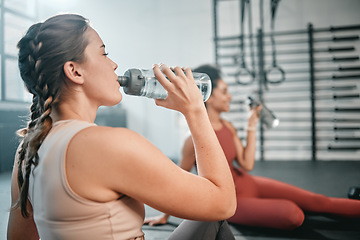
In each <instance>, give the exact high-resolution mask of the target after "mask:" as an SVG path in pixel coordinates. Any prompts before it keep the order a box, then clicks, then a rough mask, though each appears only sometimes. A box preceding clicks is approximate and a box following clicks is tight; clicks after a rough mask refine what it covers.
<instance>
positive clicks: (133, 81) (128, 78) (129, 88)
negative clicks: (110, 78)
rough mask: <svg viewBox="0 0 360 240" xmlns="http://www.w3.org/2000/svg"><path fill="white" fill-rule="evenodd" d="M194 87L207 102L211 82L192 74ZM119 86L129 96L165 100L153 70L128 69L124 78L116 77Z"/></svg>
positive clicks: (164, 94) (201, 75)
mask: <svg viewBox="0 0 360 240" xmlns="http://www.w3.org/2000/svg"><path fill="white" fill-rule="evenodd" d="M193 77H194V81H195V83H196V85H197V86H198V88H199V89H200V91H201V94H202V96H203V100H204V102H206V101H207V100H208V98H209V97H210V94H211V80H210V77H209V76H208V75H206V74H205V73H197V72H193ZM118 82H119V83H120V86H122V87H123V88H124V92H125V93H126V94H129V95H135V96H144V97H148V98H154V99H165V98H166V97H167V91H166V90H165V89H164V87H163V86H162V85H161V84H160V82H159V81H158V80H157V79H156V77H155V76H154V72H153V70H145V69H136V68H132V69H128V70H127V71H126V72H125V73H124V76H119V77H118Z"/></svg>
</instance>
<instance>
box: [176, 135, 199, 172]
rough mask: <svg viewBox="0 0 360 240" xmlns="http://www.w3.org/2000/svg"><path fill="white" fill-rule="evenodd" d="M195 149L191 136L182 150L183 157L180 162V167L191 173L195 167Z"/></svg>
mask: <svg viewBox="0 0 360 240" xmlns="http://www.w3.org/2000/svg"><path fill="white" fill-rule="evenodd" d="M195 161H196V157H195V149H194V144H193V141H192V138H191V136H189V137H188V138H187V139H186V140H185V142H184V146H183V149H182V156H181V160H180V162H179V167H181V168H182V169H184V170H186V171H188V172H190V171H191V169H192V167H193V166H194V165H195Z"/></svg>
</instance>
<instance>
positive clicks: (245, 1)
mask: <svg viewBox="0 0 360 240" xmlns="http://www.w3.org/2000/svg"><path fill="white" fill-rule="evenodd" d="M246 5H247V6H246ZM249 6H250V0H241V2H240V12H241V21H240V67H239V69H238V71H237V73H236V74H235V75H236V81H237V82H238V83H239V84H242V85H248V84H250V83H252V82H253V81H254V80H255V73H254V71H251V70H250V69H249V68H248V67H247V65H246V61H245V40H244V33H245V31H244V20H245V9H246V7H247V8H248V11H251V9H250V8H249ZM250 17H251V15H249V22H250V21H251V19H250ZM245 76H248V77H250V80H248V81H244V78H245ZM242 77H243V79H242Z"/></svg>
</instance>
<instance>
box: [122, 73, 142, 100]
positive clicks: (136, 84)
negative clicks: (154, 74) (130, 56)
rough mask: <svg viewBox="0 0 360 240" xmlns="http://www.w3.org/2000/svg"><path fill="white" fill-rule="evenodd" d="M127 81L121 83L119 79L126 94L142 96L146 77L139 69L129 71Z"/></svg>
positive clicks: (126, 74)
mask: <svg viewBox="0 0 360 240" xmlns="http://www.w3.org/2000/svg"><path fill="white" fill-rule="evenodd" d="M123 77H125V78H127V81H121V80H120V78H119V80H118V81H119V83H120V86H123V87H124V92H125V93H126V94H130V95H137V96H138V95H140V92H141V88H142V87H143V86H144V83H145V77H144V76H143V75H142V74H141V71H140V70H139V69H135V68H132V69H128V70H127V71H126V72H125V73H124V76H123Z"/></svg>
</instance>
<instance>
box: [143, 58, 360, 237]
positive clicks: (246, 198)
mask: <svg viewBox="0 0 360 240" xmlns="http://www.w3.org/2000/svg"><path fill="white" fill-rule="evenodd" d="M193 71H194V72H201V73H206V74H208V75H209V77H210V79H211V81H212V87H213V91H212V93H211V96H210V98H209V100H208V101H207V102H206V108H207V113H208V115H209V119H210V122H211V124H212V127H213V129H214V130H215V133H216V136H217V138H218V140H219V142H220V144H221V146H222V149H223V151H224V153H225V156H226V158H227V161H228V164H229V166H230V169H231V173H232V175H233V179H234V183H235V188H236V197H237V210H236V213H235V215H234V216H232V217H231V218H229V219H228V221H229V222H230V223H235V224H242V225H247V226H257V227H268V228H277V229H287V230H289V229H294V228H297V227H299V226H300V225H302V223H303V221H304V211H305V212H313V213H326V214H330V215H334V216H341V217H348V218H358V217H360V201H357V200H352V199H345V198H332V197H326V196H324V195H321V194H316V193H313V192H310V191H307V190H304V189H301V188H298V187H296V186H293V185H289V184H286V183H283V182H280V181H277V180H273V179H269V178H264V177H258V176H252V175H250V174H248V173H247V172H248V171H251V170H252V169H253V167H254V163H255V150H256V147H255V145H256V124H257V122H258V116H259V112H260V110H261V106H259V107H257V108H256V109H254V110H253V113H252V114H251V116H250V118H249V120H248V127H247V139H246V146H245V147H244V146H243V144H242V142H241V140H240V139H239V137H238V135H237V131H236V129H235V128H234V126H233V125H232V124H231V123H230V122H228V121H226V120H224V119H222V118H221V113H223V112H228V111H229V110H230V100H231V95H230V93H229V92H228V86H227V84H226V83H225V82H224V81H223V80H222V77H221V72H220V70H219V69H218V68H217V67H215V66H211V65H202V66H200V67H198V68H196V69H194V70H193ZM290 160H291V159H290ZM234 162H236V163H237V164H238V165H239V166H240V167H235V166H234V165H233V164H234ZM179 165H180V167H181V168H183V169H185V170H187V171H190V170H191V169H192V167H193V166H194V165H195V149H194V147H193V144H192V137H191V136H190V137H189V138H188V139H186V141H185V143H184V147H183V150H182V159H181V161H180V164H179ZM168 217H169V215H167V214H164V215H162V216H157V217H152V218H148V219H146V220H145V223H149V224H150V225H159V224H165V223H166V222H167V219H168Z"/></svg>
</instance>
